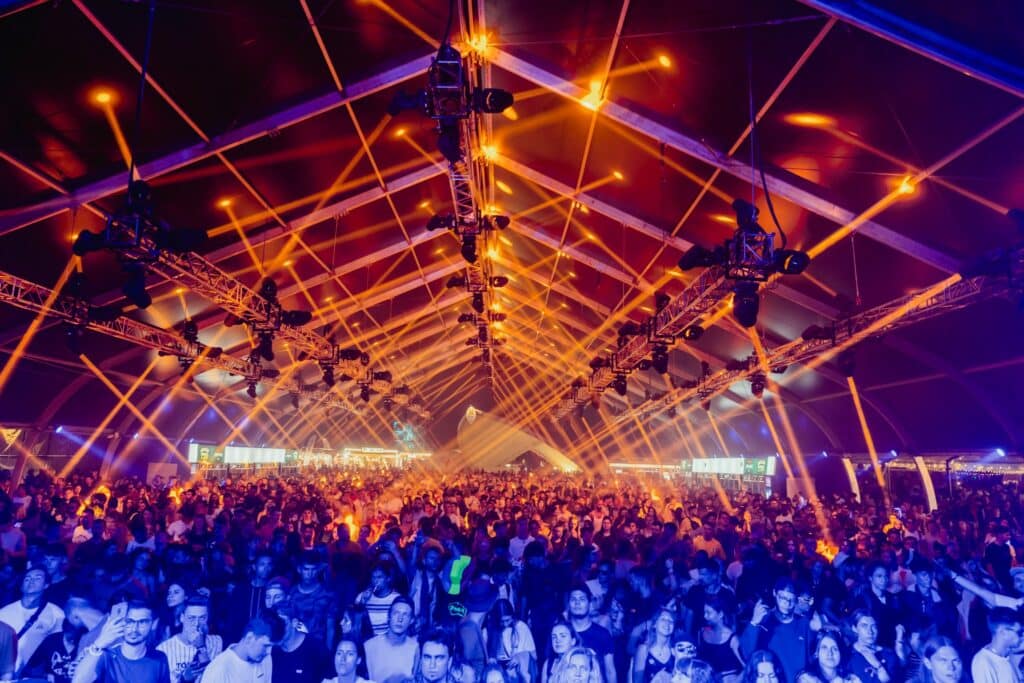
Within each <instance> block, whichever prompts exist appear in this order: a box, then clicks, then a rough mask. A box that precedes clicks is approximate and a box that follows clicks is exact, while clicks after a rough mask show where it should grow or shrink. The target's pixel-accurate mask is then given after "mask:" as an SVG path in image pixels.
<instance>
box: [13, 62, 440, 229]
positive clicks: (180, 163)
mask: <svg viewBox="0 0 1024 683" xmlns="http://www.w3.org/2000/svg"><path fill="white" fill-rule="evenodd" d="M433 56H434V55H433V54H429V55H425V56H423V57H419V58H417V59H413V60H412V61H409V62H406V63H405V64H401V65H399V66H396V67H395V68H393V69H388V70H387V71H384V72H382V73H380V74H377V75H375V76H371V77H370V78H367V79H365V80H362V81H359V82H357V83H352V84H350V85H349V86H348V87H347V88H346V89H345V93H344V94H341V93H338V92H337V91H335V90H332V91H331V92H329V93H327V94H325V95H321V96H319V97H315V98H312V99H309V100H306V101H305V102H302V103H300V104H297V105H295V106H293V107H288V108H287V109H283V110H281V111H279V112H277V113H275V114H271V115H270V116H267V117H265V118H262V119H259V120H257V121H253V122H252V123H249V124H246V125H243V126H239V127H238V128H235V129H232V130H230V131H227V132H225V133H223V134H221V135H216V136H213V137H211V138H210V139H209V141H207V142H199V143H197V144H193V145H190V146H188V147H184V148H181V149H178V150H175V151H173V152H171V153H170V154H166V155H164V156H162V157H159V158H157V159H153V160H152V161H148V162H145V163H141V164H139V165H138V173H139V177H141V178H144V179H146V180H151V179H153V178H156V177H158V176H161V175H164V174H166V173H170V172H172V171H176V170H178V169H180V168H184V167H185V166H188V165H190V164H194V163H196V162H199V161H202V160H204V159H208V158H210V157H212V156H217V155H219V154H223V153H224V152H227V151H228V150H231V149H233V148H235V147H238V146H240V145H244V144H245V143H247V142H251V141H253V140H258V139H260V138H262V137H265V136H268V135H274V134H277V132H278V131H280V130H281V129H283V128H287V127H289V126H294V125H295V124H297V123H301V122H303V121H306V120H307V119H310V118H313V117H314V116H319V115H320V114H324V113H326V112H329V111H331V110H333V109H337V108H338V107H342V106H345V105H346V104H348V103H350V102H352V101H353V100H357V99H360V98H363V97H366V96H368V95H372V94H374V93H377V92H380V91H381V90H386V89H387V88H390V87H392V86H394V85H396V84H398V83H401V82H403V81H405V80H407V79H410V78H413V77H415V76H419V75H421V74H423V73H426V71H427V68H428V67H429V66H430V62H431V60H432V59H433ZM126 180H127V176H126V174H124V173H117V174H115V175H113V176H109V177H107V178H104V179H102V180H99V181H96V182H93V183H89V184H88V185H85V186H83V187H80V188H78V189H77V190H75V191H74V192H72V193H71V194H70V195H68V196H64V197H57V198H55V199H50V200H47V201H44V202H41V203H39V204H35V205H32V206H27V207H23V208H21V209H16V210H13V211H11V212H10V213H7V214H5V215H4V217H3V218H0V235H6V234H7V233H9V232H12V231H14V230H17V229H19V228H22V227H25V226H26V225H31V224H33V223H35V222H37V221H41V220H43V219H46V218H49V217H50V216H55V215H57V214H59V213H62V212H64V211H68V210H70V209H73V208H75V207H77V206H81V205H82V204H84V203H87V202H92V201H95V200H97V199H102V198H103V197H107V196H110V195H112V194H116V193H118V192H123V191H124V190H125V189H126V188H127V187H128V186H127V183H126Z"/></svg>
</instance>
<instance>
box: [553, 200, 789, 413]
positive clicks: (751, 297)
mask: <svg viewBox="0 0 1024 683" xmlns="http://www.w3.org/2000/svg"><path fill="white" fill-rule="evenodd" d="M733 208H734V209H735V210H736V223H737V226H738V227H737V229H736V232H735V233H734V235H733V237H732V238H730V239H728V240H726V241H725V243H724V245H723V246H720V247H717V248H715V249H714V250H709V249H705V248H704V247H699V246H694V247H692V248H691V249H690V250H688V251H687V252H686V253H685V254H683V256H682V258H680V260H679V268H680V269H681V270H692V269H694V268H703V270H702V271H701V273H700V274H699V275H698V276H697V277H696V279H695V280H694V281H693V282H692V283H691V284H690V285H689V286H687V287H686V288H685V289H684V290H683V291H682V292H680V293H679V294H678V295H677V296H676V297H674V298H673V297H670V296H667V295H665V294H660V293H659V294H658V295H656V296H655V314H654V315H653V316H650V317H648V318H647V319H645V320H644V321H643V322H641V323H636V322H627V323H625V324H624V325H623V326H622V328H620V330H619V344H618V348H617V349H616V351H615V352H614V353H613V354H611V356H609V357H608V358H602V357H598V358H595V359H594V360H592V361H591V368H592V369H593V373H592V374H591V377H590V380H589V381H588V382H587V385H586V386H585V387H575V386H571V387H570V388H569V391H568V392H567V393H566V394H565V396H564V397H563V398H562V400H561V401H559V403H558V406H557V408H556V409H555V417H556V418H561V417H564V416H565V415H566V414H567V413H569V412H570V411H571V410H573V408H574V407H575V406H578V405H584V404H585V403H587V402H588V401H590V400H591V397H592V396H594V395H598V394H601V393H603V392H604V390H605V389H607V388H608V387H609V386H610V387H612V388H613V389H614V390H615V392H616V393H618V394H619V395H621V396H625V395H626V391H627V386H626V377H627V376H628V375H629V374H630V373H631V372H633V371H634V370H635V369H637V368H653V369H655V370H656V371H658V372H661V371H662V369H663V368H664V369H665V370H667V369H668V350H669V349H670V348H671V347H672V346H673V345H674V344H675V343H676V341H678V340H680V339H682V340H684V341H690V342H693V341H697V340H698V339H700V338H701V336H702V335H703V334H704V327H703V324H702V318H703V316H704V315H705V314H707V313H708V312H710V311H711V310H712V309H713V308H714V307H716V306H717V305H719V304H720V303H721V302H722V301H723V300H724V299H725V298H726V297H728V296H732V297H733V311H734V313H735V315H736V317H737V320H738V321H739V322H740V324H741V325H744V326H747V327H749V326H750V325H752V324H754V322H755V321H756V319H757V312H758V308H759V301H758V290H759V287H760V283H761V282H764V281H766V280H767V279H768V278H769V277H771V276H772V275H773V274H776V273H782V274H796V273H799V272H802V271H803V270H804V268H806V267H807V263H808V258H807V255H806V254H804V253H803V252H800V251H796V250H792V249H775V247H774V235H772V234H770V233H767V232H766V231H765V230H764V228H762V227H761V226H760V225H758V224H757V216H758V212H757V209H756V208H755V207H754V206H753V205H752V204H750V203H748V202H745V201H743V200H742V199H737V200H735V201H734V202H733ZM648 356H650V357H649V358H648Z"/></svg>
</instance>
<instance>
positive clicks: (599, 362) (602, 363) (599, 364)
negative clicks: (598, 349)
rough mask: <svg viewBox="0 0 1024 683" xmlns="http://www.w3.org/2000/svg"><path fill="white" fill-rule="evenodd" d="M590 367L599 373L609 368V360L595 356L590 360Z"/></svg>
mask: <svg viewBox="0 0 1024 683" xmlns="http://www.w3.org/2000/svg"><path fill="white" fill-rule="evenodd" d="M589 365H590V369H591V370H594V371H597V370H600V369H601V368H604V367H607V366H608V359H607V358H603V357H601V356H595V357H594V358H591V359H590V363H589Z"/></svg>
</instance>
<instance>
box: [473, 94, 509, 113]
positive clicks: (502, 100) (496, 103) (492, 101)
mask: <svg viewBox="0 0 1024 683" xmlns="http://www.w3.org/2000/svg"><path fill="white" fill-rule="evenodd" d="M513 104H515V96H514V95H512V93H510V92H509V91H508V90H501V89H500V88H479V89H478V90H477V91H476V92H474V93H473V109H475V110H476V111H478V112H481V113H483V114H500V113H501V112H503V111H505V110H506V109H508V108H509V107H511V106H512V105H513Z"/></svg>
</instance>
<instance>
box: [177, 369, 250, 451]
mask: <svg viewBox="0 0 1024 683" xmlns="http://www.w3.org/2000/svg"><path fill="white" fill-rule="evenodd" d="M192 390H193V391H195V392H196V393H197V394H199V395H200V396H201V397H202V399H203V400H204V401H205V402H206V405H208V406H210V408H212V409H213V412H214V413H216V414H217V415H218V416H219V417H220V419H221V420H223V421H224V424H226V425H227V426H228V427H233V426H234V423H233V422H232V421H231V419H230V418H229V417H228V416H227V415H225V414H224V411H223V410H221V409H220V408H218V407H217V404H216V403H214V402H213V399H212V398H210V395H209V394H207V393H206V392H205V391H203V388H202V387H200V386H199V383H198V382H195V383H193V384H192ZM239 438H241V439H242V441H243V442H244V443H245V445H246V446H252V443H251V442H250V441H249V439H247V438H246V436H245V434H240V435H239Z"/></svg>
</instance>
